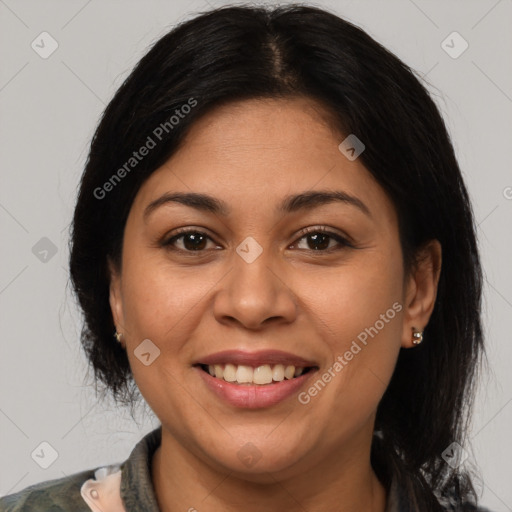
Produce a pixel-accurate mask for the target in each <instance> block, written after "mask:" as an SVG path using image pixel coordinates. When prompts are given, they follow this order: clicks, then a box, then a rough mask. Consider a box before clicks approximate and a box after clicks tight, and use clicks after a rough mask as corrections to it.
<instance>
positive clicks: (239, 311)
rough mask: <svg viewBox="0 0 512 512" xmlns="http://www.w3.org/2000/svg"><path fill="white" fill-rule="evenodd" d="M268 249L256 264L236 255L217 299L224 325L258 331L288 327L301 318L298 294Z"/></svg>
mask: <svg viewBox="0 0 512 512" xmlns="http://www.w3.org/2000/svg"><path fill="white" fill-rule="evenodd" d="M271 256H272V255H270V251H269V250H264V251H263V252H262V253H261V254H260V256H259V257H257V258H256V259H255V260H254V261H251V262H249V261H250V260H245V259H244V258H243V257H241V256H239V255H238V254H235V255H234V258H233V267H232V269H231V271H230V272H229V273H228V274H227V275H226V276H225V278H224V279H223V280H222V281H221V288H220V289H219V291H218V293H217V294H216V296H215V299H214V304H213V308H214V316H215V318H216V319H217V321H218V322H220V323H223V324H229V323H231V324H232V323H237V324H239V325H242V326H243V327H245V328H246V329H251V330H258V329H262V328H264V327H265V326H267V325H269V324H270V323H272V324H280V323H282V324H287V323H291V322H293V321H294V319H295V318H296V315H297V301H296V300H295V293H294V292H293V291H292V289H291V288H290V286H289V284H287V282H286V281H287V279H286V275H285V272H283V268H282V265H279V262H276V261H275V260H274V262H272V261H271Z"/></svg>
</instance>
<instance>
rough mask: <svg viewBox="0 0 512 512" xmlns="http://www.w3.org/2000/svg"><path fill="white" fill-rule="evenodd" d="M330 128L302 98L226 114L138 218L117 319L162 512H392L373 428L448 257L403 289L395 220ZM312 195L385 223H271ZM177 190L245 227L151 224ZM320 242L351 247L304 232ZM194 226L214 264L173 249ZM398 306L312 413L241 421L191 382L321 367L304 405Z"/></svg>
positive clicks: (312, 213)
mask: <svg viewBox="0 0 512 512" xmlns="http://www.w3.org/2000/svg"><path fill="white" fill-rule="evenodd" d="M325 119H326V117H325V115H322V111H321V107H320V106H319V105H316V104H315V103H313V102H312V101H311V100H308V99H304V98H294V99H287V100H283V99H280V100H270V99H268V100H249V101H243V102H237V103H231V104H229V105H227V106H223V107H220V108H217V109H216V110H214V111H212V112H210V113H209V114H207V115H206V116H204V117H203V118H201V119H200V120H199V121H197V122H196V123H195V124H194V125H193V127H192V129H191V131H190V132H189V134H188V136H187V138H186V140H185V143H184V144H183V146H182V147H181V149H180V150H179V151H178V152H177V153H175V154H174V155H173V157H172V158H171V159H170V160H169V161H168V162H166V164H165V165H164V166H162V167H161V168H160V169H158V170H157V171H155V172H154V173H153V174H152V175H151V176H150V178H149V179H148V180H147V181H146V182H145V183H144V185H143V186H142V187H141V189H140V190H139V192H138V194H137V196H136V198H135V201H134V203H133V205H132V208H131V211H130V214H129V217H128V220H127V224H126V229H125V236H124V245H123V254H122V266H121V269H115V268H114V267H113V266H111V277H112V280H111V294H110V303H111V308H112V312H113V315H114V320H115V324H116V326H117V329H118V331H120V332H122V333H123V344H124V345H125V347H126V350H127V353H128V357H129V359H130V365H131V368H132V371H133V374H134V378H135V381H136V383H137V385H138V386H139V388H140V391H141V393H142V395H143V396H144V398H145V399H146V401H147V402H148V403H149V405H150V406H151V408H152V409H153V411H154V412H155V414H156V415H157V417H158V418H159V420H160V421H161V423H162V427H163V428H162V444H161V447H160V448H159V449H158V450H157V452H156V454H155V456H154V458H153V469H152V472H153V473H152V477H153V482H154V486H155V492H156V494H157V499H158V502H159V505H160V508H161V510H162V511H163V512H166V511H170V510H189V509H190V508H191V507H195V508H196V509H197V510H198V511H200V512H201V511H206V510H207V511H220V510H222V511H235V510H240V509H241V508H243V510H245V511H246V512H252V511H253V510H254V511H256V510H263V509H264V510H268V511H276V512H277V511H282V510H292V509H298V510H301V507H303V509H304V510H318V511H333V510H336V511H338V512H352V511H356V510H357V511H361V510H365V511H380V512H382V511H384V509H385V505H386V491H385V489H384V487H383V486H382V485H381V483H380V482H379V481H378V479H377V477H376V476H375V474H374V472H373V470H372V467H371V465H370V446H371V441H372V435H373V425H374V420H375V413H376V409H377V406H378V403H379V401H380V399H381V397H382V395H383V393H384V391H385V389H386V387H387V385H388V383H389V380H390V378H391V376H392V373H393V369H394V367H395V364H396V360H397V357H398V352H399V349H400V347H405V348H412V347H414V345H413V344H412V337H411V332H412V328H413V327H414V328H416V329H417V330H423V329H424V327H425V326H426V325H427V323H428V320H429V318H430V315H431V313H432V310H433V307H434V303H435V297H436V291H437V283H438V278H439V271H440V265H441V248H440V245H439V243H438V242H437V241H433V242H432V243H430V244H429V245H427V246H426V247H425V249H424V251H423V252H424V254H423V256H424V257H423V258H422V260H421V263H419V264H418V265H417V267H416V268H415V269H414V271H413V272H412V273H411V274H410V275H408V276H405V275H404V270H403V262H402V252H401V247H400V243H399V234H398V221H397V216H396V212H395V208H394V206H393V204H392V203H391V201H390V200H389V198H388V197H387V195H386V194H385V192H384V191H383V189H382V188H381V187H380V186H379V185H378V184H377V182H376V181H375V180H374V179H373V177H372V176H371V174H370V173H369V172H368V171H367V170H366V169H365V168H364V166H363V165H362V163H361V162H360V161H359V159H356V160H355V161H349V160H348V159H347V158H346V157H345V156H344V155H343V154H342V153H341V152H340V151H339V150H338V145H339V144H340V142H341V141H342V140H343V139H344V138H345V136H344V135H342V134H339V133H336V132H335V131H333V129H332V128H331V127H329V125H328V123H327V122H326V121H325ZM311 190H342V191H345V192H347V193H349V194H351V195H353V196H356V197H357V198H358V199H360V200H361V201H363V202H364V204H365V205H366V206H367V207H368V209H369V210H370V214H371V216H368V215H366V214H365V213H363V212H362V211H361V210H360V209H358V208H357V207H355V206H353V205H350V204H345V203H341V202H332V203H330V204H326V205H322V206H319V207H316V208H313V209H310V210H304V211H297V212H295V213H291V214H283V213H277V212H276V211H275V208H276V205H278V204H279V203H280V202H281V200H282V199H283V198H284V197H285V196H287V195H289V194H296V193H301V192H305V191H311ZM176 191H180V192H198V193H199V192H200V193H206V194H209V195H212V196H214V197H216V198H219V199H222V200H223V201H225V202H226V203H227V204H228V206H229V208H230V209H231V212H230V214H229V215H228V216H225V217H224V216H220V215H216V214H213V213H208V212H204V211H199V210H196V209H194V208H191V207H189V206H185V205H182V204H178V203H168V204H166V205H165V206H161V207H159V208H157V209H156V210H155V211H154V212H153V213H152V214H150V215H149V217H148V218H147V219H146V221H145V220H144V218H143V212H144V208H145V207H146V206H147V205H148V204H149V203H150V202H151V201H153V200H155V199H157V198H159V197H160V196H161V195H163V194H164V193H166V192H176ZM321 226H324V227H325V228H327V229H328V230H329V231H332V232H334V233H337V234H340V235H341V236H345V237H348V238H349V240H350V241H351V243H353V245H354V246H355V248H352V247H348V246H343V245H340V244H339V243H338V242H337V241H336V240H335V239H333V238H327V239H326V240H325V244H323V243H322V241H316V242H315V240H314V239H313V240H311V236H305V235H304V234H301V233H300V230H301V229H302V228H305V227H311V228H312V230H311V233H310V235H311V234H312V233H314V232H315V229H313V228H318V227H321ZM181 227H190V228H196V229H197V231H200V232H204V233H206V234H207V235H208V236H209V237H210V239H206V241H205V242H204V244H203V245H202V246H201V247H202V252H201V251H193V250H192V249H193V246H194V245H193V243H192V242H191V241H190V237H187V236H185V237H182V238H180V239H178V240H176V241H175V243H174V247H175V248H176V249H175V250H172V248H171V247H169V246H167V247H165V246H162V245H161V244H160V242H162V241H165V240H168V239H170V238H171V237H172V236H174V234H176V229H177V228H181ZM249 236H250V237H252V238H254V240H256V241H257V242H258V244H259V245H260V246H261V248H262V250H263V252H262V253H261V255H260V256H259V257H258V258H257V259H256V260H255V261H253V262H252V263H250V264H249V263H247V262H246V261H245V260H244V259H242V258H241V257H240V256H239V255H238V253H237V252H236V248H237V246H239V244H240V243H241V242H242V241H243V240H244V239H245V238H246V237H249ZM327 244H328V246H329V247H333V248H338V250H333V251H331V252H327V251H326V250H325V247H326V246H327ZM319 246H320V247H321V249H319V250H314V249H315V247H319ZM178 249H182V251H186V250H187V249H188V253H186V254H185V253H180V252H179V250H178ZM394 303H398V304H399V305H401V308H400V309H401V311H399V312H397V313H396V315H395V316H394V318H393V319H391V320H389V321H388V322H386V323H385V326H384V327H383V328H381V329H380V330H379V331H378V334H377V335H374V337H373V338H372V337H369V338H368V343H367V345H366V346H364V347H363V348H362V350H361V351H359V352H358V353H357V355H355V356H354V357H353V359H352V360H351V361H350V362H348V364H347V365H346V366H345V367H344V368H343V369H342V370H341V371H339V372H337V373H336V377H334V378H332V380H331V381H330V382H329V383H328V384H327V385H326V386H325V388H323V389H322V390H321V391H320V392H319V393H318V394H317V395H316V396H315V397H312V398H311V400H310V401H309V403H307V404H301V403H299V402H298V400H297V396H296V395H293V396H291V397H289V398H287V399H286V400H285V401H283V402H281V403H279V404H276V405H274V406H272V407H268V408H263V409H253V410H249V409H240V408H236V407H234V406H232V405H230V404H228V403H227V402H225V401H222V400H221V399H220V398H218V397H217V396H216V395H214V394H213V393H212V392H211V391H210V390H209V388H208V387H207V386H206V385H205V384H204V382H203V380H202V379H201V378H200V375H199V373H198V372H200V371H201V370H198V369H197V368H195V367H193V366H192V365H193V363H194V362H196V361H197V360H198V359H200V358H201V357H204V356H206V355H210V354H213V353H216V352H219V351H222V350H226V349H240V350H246V351H256V350H264V349H279V350H284V351H287V352H291V353H293V354H296V355H299V356H302V357H304V358H306V359H310V360H313V361H315V362H316V363H317V366H318V367H319V370H318V371H317V373H316V374H315V376H314V377H311V378H310V380H309V381H308V384H306V387H305V389H306V391H307V389H308V387H309V386H310V385H311V384H312V383H314V382H315V381H316V380H317V378H319V377H320V376H321V375H322V374H323V373H325V372H326V371H327V369H328V368H330V367H332V365H333V363H334V361H335V360H336V357H337V356H339V355H343V354H344V353H345V352H346V351H347V350H348V349H349V348H350V346H351V344H352V342H353V341H354V340H356V339H357V336H358V334H360V333H361V332H362V331H364V329H365V328H368V327H370V326H374V325H375V323H376V321H377V320H379V319H380V318H382V317H381V316H380V315H382V314H385V313H386V311H387V310H389V309H390V308H392V305H393V304H394ZM144 339H150V340H152V342H153V343H154V344H155V345H156V346H158V348H159V349H160V351H161V352H160V356H159V357H158V358H157V359H156V360H155V361H154V362H153V363H152V364H151V365H149V366H145V365H143V364H142V363H141V362H140V361H139V360H138V358H137V357H135V355H134V350H135V349H136V348H137V346H138V345H139V344H140V343H141V341H142V340H144ZM426 342H428V341H426ZM248 442H251V443H252V444H253V445H254V446H256V447H257V449H258V451H259V453H260V455H261V458H260V459H259V460H258V462H257V463H256V464H255V465H254V466H252V467H250V468H249V467H247V466H246V465H245V464H244V463H243V462H242V461H241V460H240V458H239V457H238V455H237V453H238V451H239V450H240V449H241V448H242V447H243V446H244V445H245V444H246V443H248Z"/></svg>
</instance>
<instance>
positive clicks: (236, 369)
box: [200, 363, 312, 386]
mask: <svg viewBox="0 0 512 512" xmlns="http://www.w3.org/2000/svg"><path fill="white" fill-rule="evenodd" d="M200 367H201V369H202V370H203V371H205V372H208V373H209V374H210V375H211V376H212V377H215V378H216V379H222V380H224V381H225V382H231V383H234V384H239V385H245V386H250V385H258V386H266V385H271V384H273V383H276V382H282V381H284V380H291V379H294V378H296V377H300V376H301V375H303V374H305V373H307V372H309V371H310V370H311V369H312V367H301V366H297V367H296V366H294V365H284V364H273V365H271V364H263V365H260V366H257V367H252V366H247V365H242V364H240V365H235V364H231V363H228V364H215V365H200Z"/></svg>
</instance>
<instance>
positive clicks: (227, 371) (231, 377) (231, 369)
mask: <svg viewBox="0 0 512 512" xmlns="http://www.w3.org/2000/svg"><path fill="white" fill-rule="evenodd" d="M209 368H210V367H209ZM224 380H227V381H228V382H235V380H236V366H235V365H234V364H227V365H226V366H225V367H224Z"/></svg>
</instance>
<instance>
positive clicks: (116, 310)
mask: <svg viewBox="0 0 512 512" xmlns="http://www.w3.org/2000/svg"><path fill="white" fill-rule="evenodd" d="M107 264H108V271H109V274H110V291H109V302H110V310H111V311H112V318H113V320H114V325H115V326H116V330H117V331H118V332H120V333H122V334H124V327H123V326H124V313H123V301H122V294H121V275H120V272H119V271H118V269H117V267H116V265H114V263H113V262H112V261H111V260H110V258H109V259H108V262H107ZM121 345H122V346H123V347H124V346H125V345H124V342H123V340H122V339H121Z"/></svg>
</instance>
